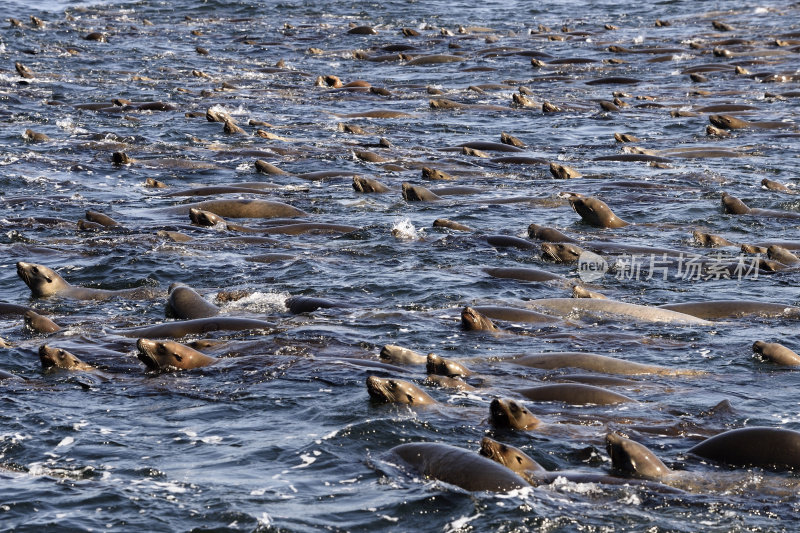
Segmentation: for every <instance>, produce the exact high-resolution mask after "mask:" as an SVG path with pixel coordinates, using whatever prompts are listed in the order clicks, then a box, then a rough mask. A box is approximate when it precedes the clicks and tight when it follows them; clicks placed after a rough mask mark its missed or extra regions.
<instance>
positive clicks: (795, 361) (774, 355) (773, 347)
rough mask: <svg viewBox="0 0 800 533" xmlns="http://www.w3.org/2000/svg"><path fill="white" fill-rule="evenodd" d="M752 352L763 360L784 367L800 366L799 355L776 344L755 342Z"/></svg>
mask: <svg viewBox="0 0 800 533" xmlns="http://www.w3.org/2000/svg"><path fill="white" fill-rule="evenodd" d="M753 351H754V352H755V353H757V354H759V355H760V356H761V357H763V358H764V359H767V360H769V361H772V362H773V363H778V364H779V365H786V366H800V355H797V354H796V353H795V352H793V351H792V350H790V349H789V348H787V347H786V346H784V345H783V344H778V343H777V342H764V341H756V342H755V343H753Z"/></svg>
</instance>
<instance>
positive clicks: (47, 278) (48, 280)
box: [44, 276, 53, 283]
mask: <svg viewBox="0 0 800 533" xmlns="http://www.w3.org/2000/svg"><path fill="white" fill-rule="evenodd" d="M44 279H45V281H46V282H47V283H53V279H52V278H51V277H50V276H45V277H44Z"/></svg>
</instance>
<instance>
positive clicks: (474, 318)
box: [461, 306, 497, 331]
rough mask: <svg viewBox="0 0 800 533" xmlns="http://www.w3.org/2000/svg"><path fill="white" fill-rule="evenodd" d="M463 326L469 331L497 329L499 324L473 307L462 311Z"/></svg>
mask: <svg viewBox="0 0 800 533" xmlns="http://www.w3.org/2000/svg"><path fill="white" fill-rule="evenodd" d="M461 327H463V328H464V329H465V330H467V331H497V326H495V325H494V323H493V322H492V321H491V320H489V319H488V318H487V317H485V316H483V315H482V314H481V313H479V312H478V311H476V310H475V309H473V308H472V307H469V306H467V307H465V308H464V309H462V311H461Z"/></svg>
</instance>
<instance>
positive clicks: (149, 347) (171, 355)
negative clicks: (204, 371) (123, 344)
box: [136, 339, 218, 371]
mask: <svg viewBox="0 0 800 533" xmlns="http://www.w3.org/2000/svg"><path fill="white" fill-rule="evenodd" d="M136 348H138V350H139V353H138V354H137V357H139V360H140V361H141V362H142V363H144V364H145V365H146V366H147V368H148V369H150V370H162V371H172V370H190V369H192V368H200V367H204V366H208V365H212V364H214V363H216V362H217V361H218V359H217V358H216V357H210V356H208V355H206V354H204V353H202V352H198V351H197V350H195V349H194V348H190V347H188V346H186V345H184V344H179V343H177V342H174V341H161V340H150V339H139V340H137V341H136Z"/></svg>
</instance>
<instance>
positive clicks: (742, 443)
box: [689, 427, 800, 470]
mask: <svg viewBox="0 0 800 533" xmlns="http://www.w3.org/2000/svg"><path fill="white" fill-rule="evenodd" d="M689 453H692V454H694V455H697V456H699V457H703V458H705V459H710V460H712V461H717V462H719V463H723V464H727V465H731V466H743V467H750V466H756V467H762V468H770V469H776V470H794V469H797V468H800V432H797V431H792V430H789V429H780V428H769V427H748V428H741V429H733V430H730V431H726V432H724V433H720V434H719V435H716V436H714V437H711V438H709V439H706V440H704V441H703V442H701V443H700V444H697V445H695V446H694V447H692V448H691V449H689Z"/></svg>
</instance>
